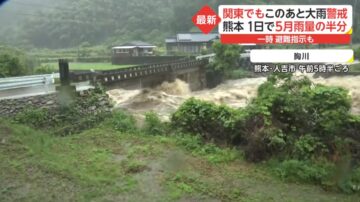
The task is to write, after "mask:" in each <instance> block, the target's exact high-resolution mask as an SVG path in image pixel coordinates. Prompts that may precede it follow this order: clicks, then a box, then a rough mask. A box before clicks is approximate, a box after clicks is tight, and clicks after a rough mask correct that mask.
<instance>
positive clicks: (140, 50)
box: [112, 41, 156, 57]
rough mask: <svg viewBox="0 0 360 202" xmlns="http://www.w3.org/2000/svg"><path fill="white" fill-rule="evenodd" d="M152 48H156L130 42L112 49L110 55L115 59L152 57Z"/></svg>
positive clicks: (143, 43) (144, 43) (147, 44)
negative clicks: (115, 57)
mask: <svg viewBox="0 0 360 202" xmlns="http://www.w3.org/2000/svg"><path fill="white" fill-rule="evenodd" d="M154 48H156V46H154V45H152V44H149V43H146V42H143V41H132V42H129V43H124V44H122V45H119V46H114V47H112V53H113V56H117V57H137V56H151V55H154Z"/></svg>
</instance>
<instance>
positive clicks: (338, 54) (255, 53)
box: [250, 49, 354, 64]
mask: <svg viewBox="0 0 360 202" xmlns="http://www.w3.org/2000/svg"><path fill="white" fill-rule="evenodd" d="M250 61H251V62H252V63H311V64H314V63H343V64H349V63H352V62H354V51H353V50H351V49H255V50H251V51H250Z"/></svg>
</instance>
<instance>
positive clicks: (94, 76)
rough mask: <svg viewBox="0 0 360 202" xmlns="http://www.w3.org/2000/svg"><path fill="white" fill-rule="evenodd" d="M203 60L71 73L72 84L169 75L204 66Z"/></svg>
mask: <svg viewBox="0 0 360 202" xmlns="http://www.w3.org/2000/svg"><path fill="white" fill-rule="evenodd" d="M205 63H206V62H205V61H204V60H191V61H184V60H182V61H175V62H171V63H159V64H148V65H139V66H135V67H129V68H121V69H114V70H105V71H98V72H71V73H70V74H71V76H70V77H71V81H72V82H82V81H93V82H100V83H109V82H115V81H120V80H128V79H134V78H139V77H145V76H149V75H153V74H161V73H169V72H173V71H177V70H180V69H186V68H193V67H194V66H197V65H202V64H205Z"/></svg>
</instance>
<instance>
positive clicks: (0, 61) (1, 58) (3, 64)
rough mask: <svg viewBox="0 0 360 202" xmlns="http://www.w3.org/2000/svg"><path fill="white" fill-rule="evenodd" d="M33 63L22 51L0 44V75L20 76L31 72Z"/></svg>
mask: <svg viewBox="0 0 360 202" xmlns="http://www.w3.org/2000/svg"><path fill="white" fill-rule="evenodd" d="M34 65H35V62H34V60H31V59H29V58H28V57H27V56H26V55H25V54H24V53H23V52H21V51H19V50H17V49H13V48H9V47H6V46H0V77H8V76H20V75H25V74H28V73H31V72H32V70H33V67H34Z"/></svg>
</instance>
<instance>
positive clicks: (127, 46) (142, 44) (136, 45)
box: [113, 41, 156, 49]
mask: <svg viewBox="0 0 360 202" xmlns="http://www.w3.org/2000/svg"><path fill="white" fill-rule="evenodd" d="M121 48H122V49H130V48H156V46H154V45H152V44H150V43H147V42H143V41H131V42H128V43H124V44H121V45H120V46H114V47H113V49H121Z"/></svg>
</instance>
